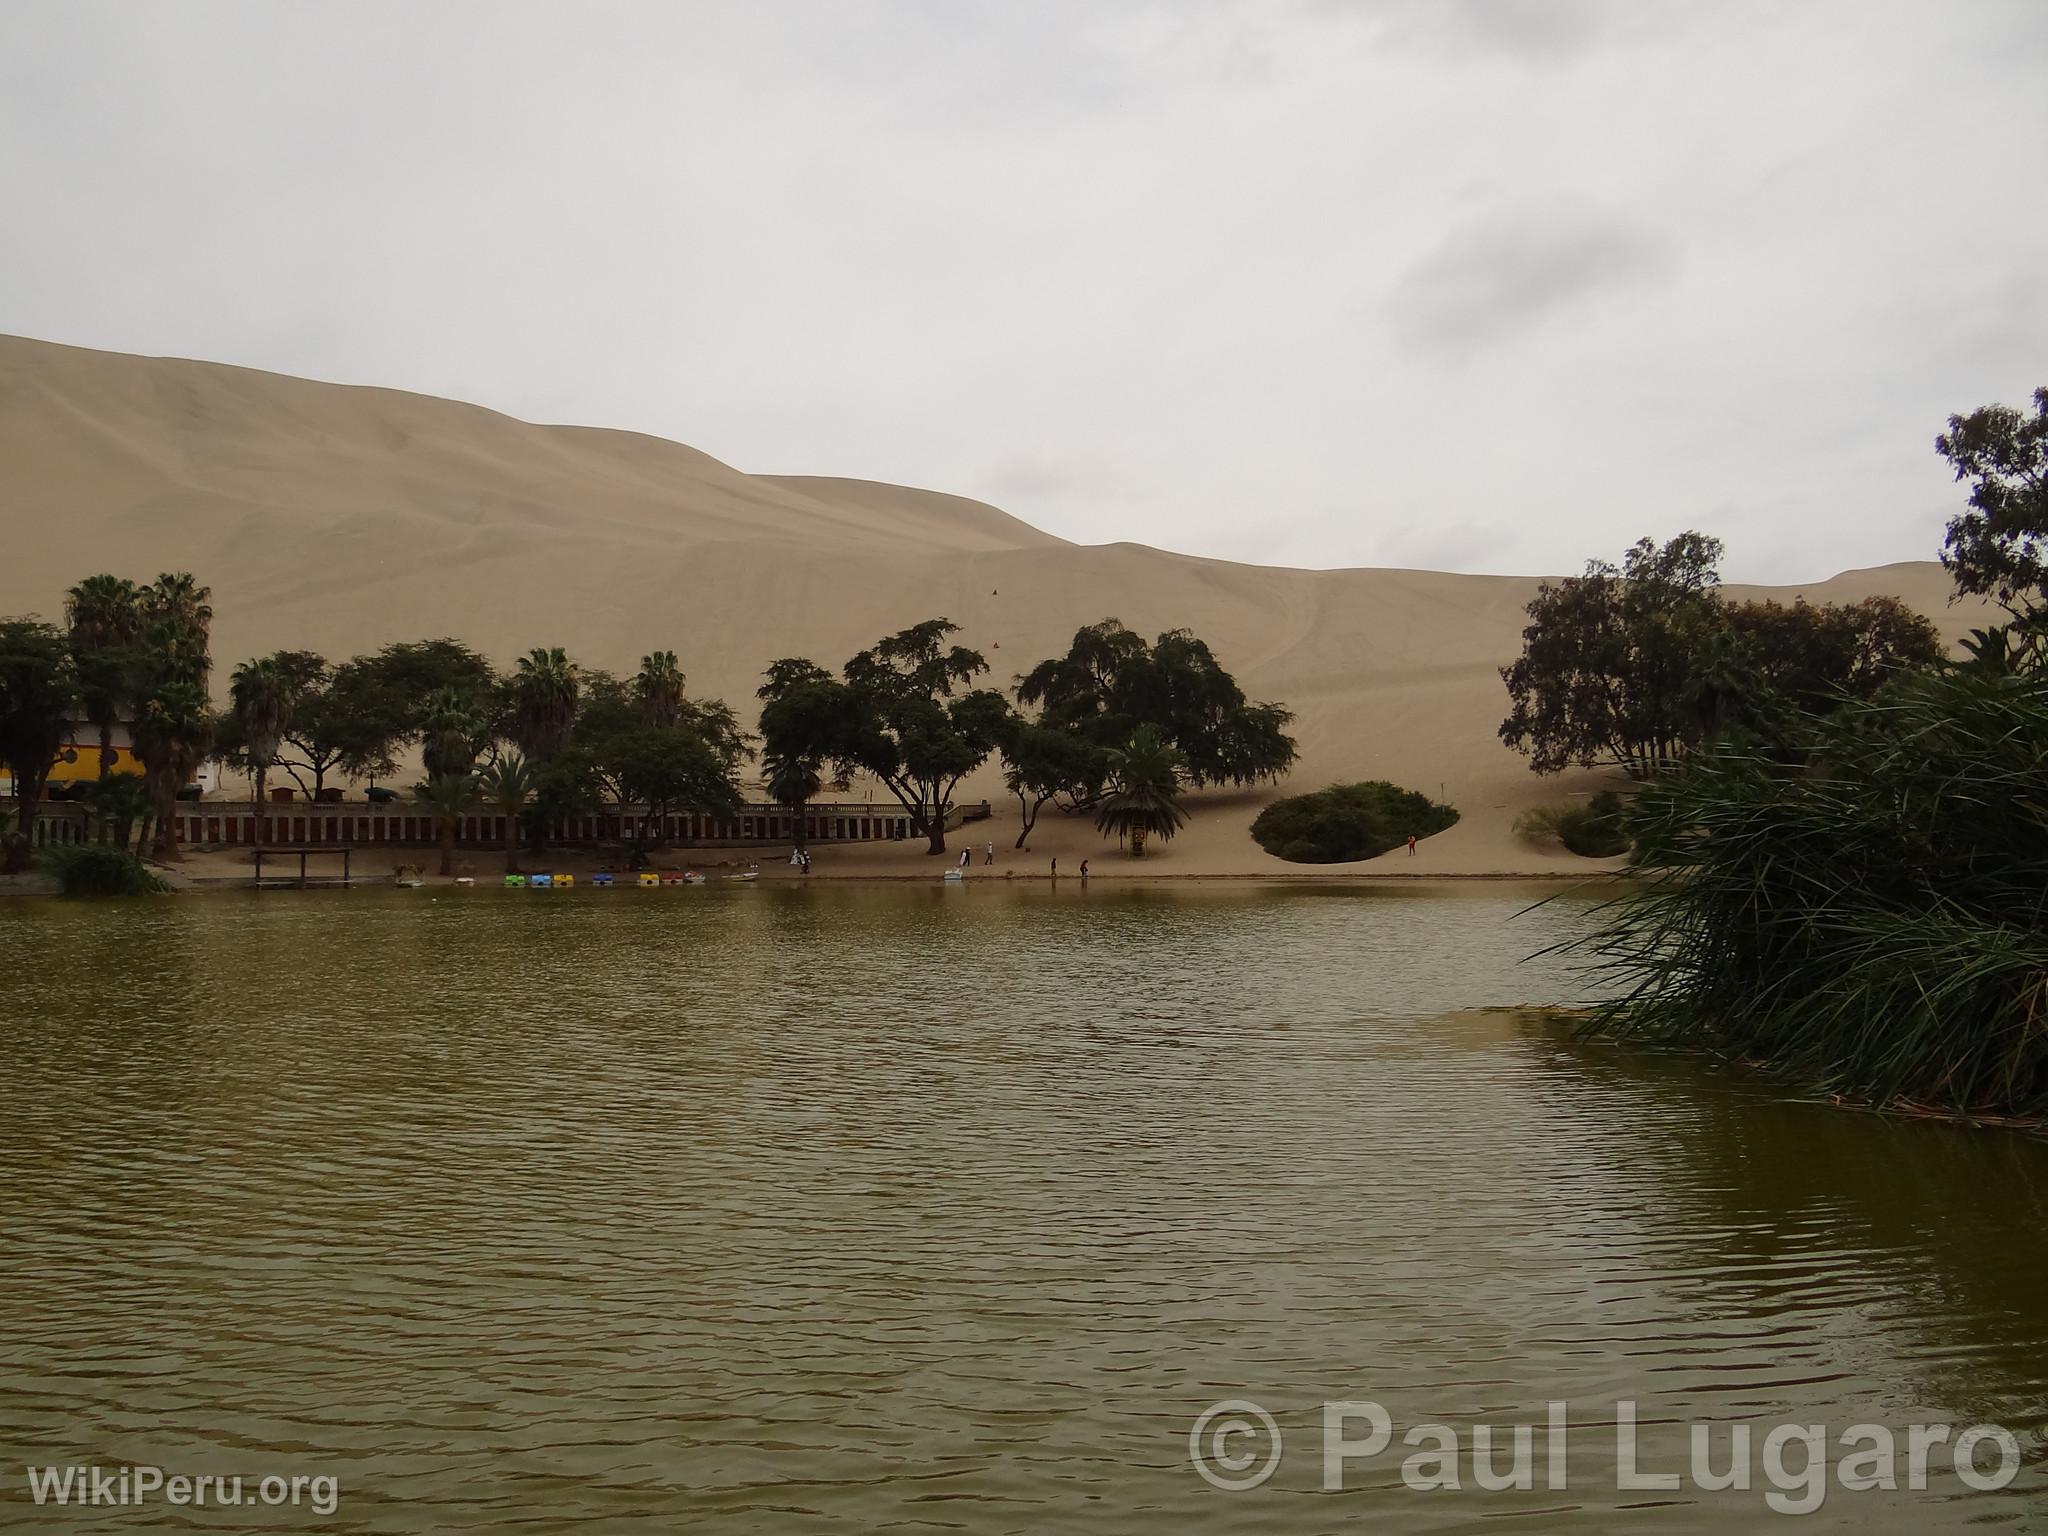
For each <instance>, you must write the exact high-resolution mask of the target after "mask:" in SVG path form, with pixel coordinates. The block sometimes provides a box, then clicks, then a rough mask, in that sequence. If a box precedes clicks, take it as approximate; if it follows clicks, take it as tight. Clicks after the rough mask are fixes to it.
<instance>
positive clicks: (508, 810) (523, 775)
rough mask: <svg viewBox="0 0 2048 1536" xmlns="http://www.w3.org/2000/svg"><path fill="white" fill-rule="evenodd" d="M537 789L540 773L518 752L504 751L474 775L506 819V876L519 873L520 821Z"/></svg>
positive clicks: (479, 786)
mask: <svg viewBox="0 0 2048 1536" xmlns="http://www.w3.org/2000/svg"><path fill="white" fill-rule="evenodd" d="M539 787H540V774H539V773H538V772H537V771H536V770H535V769H534V766H533V764H531V763H529V762H528V761H527V760H526V759H525V758H523V757H521V756H520V755H519V754H518V753H517V752H507V753H506V754H505V755H504V756H502V757H500V758H499V759H498V760H497V761H496V762H495V763H493V764H491V766H490V767H488V768H486V769H485V770H484V771H483V772H482V773H481V774H479V775H478V776H477V788H478V789H480V790H482V791H483V795H484V798H485V799H486V800H488V801H490V803H491V805H492V807H493V808H494V809H495V810H496V811H497V813H498V814H499V815H500V816H502V817H504V818H505V873H506V874H508V875H516V874H518V873H519V818H520V816H521V815H523V814H524V813H525V810H526V803H527V801H529V800H531V799H532V798H533V793H534V791H535V790H536V789H538V788H539Z"/></svg>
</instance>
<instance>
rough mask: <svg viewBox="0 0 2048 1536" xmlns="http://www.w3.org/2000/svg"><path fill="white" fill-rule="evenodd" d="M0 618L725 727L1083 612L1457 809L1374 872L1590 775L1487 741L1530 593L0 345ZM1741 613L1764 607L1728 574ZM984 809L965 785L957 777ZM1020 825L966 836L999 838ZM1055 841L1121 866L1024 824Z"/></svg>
mask: <svg viewBox="0 0 2048 1536" xmlns="http://www.w3.org/2000/svg"><path fill="white" fill-rule="evenodd" d="M0 465H4V466H5V472H4V475H0V527H4V530H5V538H6V547H7V550H8V555H9V557H8V559H7V560H6V561H5V562H4V564H0V612H6V613H21V612H41V613H43V614H44V615H45V616H48V617H53V618H54V617H56V616H57V615H58V613H59V611H60V610H61V607H62V593H63V591H64V589H65V588H66V587H67V586H68V585H69V584H70V583H71V582H73V581H75V580H76V579H77V578H78V577H80V576H82V575H85V574H88V573H90V572H93V571H98V570H103V569H111V570H116V571H120V572H123V573H126V574H130V575H134V576H137V577H147V576H149V575H152V574H154V573H155V572H156V571H158V570H160V569H183V570H191V571H193V572H194V573H196V574H197V575H198V576H199V577H200V578H201V579H202V580H204V581H206V582H208V583H210V584H211V585H212V587H213V590H214V602H215V607H216V609H217V610H218V620H217V623H216V627H215V649H216V654H217V656H218V657H219V658H220V659H221V660H222V662H223V663H224V664H231V663H232V662H233V661H234V660H236V659H239V658H242V657H245V656H249V655H252V654H256V653H259V652H262V651H267V650H270V649H273V648H276V647H279V646H305V647H310V648H313V649H316V650H320V651H323V652H325V653H327V654H330V655H335V656H342V655H347V654H350V653H352V652H355V651H359V650H367V649H372V648H374V647H376V646H378V645H381V644H383V643H385V642H386V641H389V640H393V639H402V638H417V637H426V636H433V635H442V634H452V635H457V636H459V637H461V638H463V639H465V640H468V641H469V642H470V643H472V644H474V645H476V646H478V647H479V648H480V649H482V650H484V651H486V652H487V653H489V654H491V655H492V656H494V657H495V658H497V659H498V660H500V661H505V660H509V659H510V658H511V657H512V656H514V655H516V654H518V653H519V652H520V651H523V650H524V649H526V648H527V647H529V646H532V645H562V646H566V647H567V648H568V649H569V650H570V651H571V652H572V653H573V654H575V655H576V656H578V657H579V658H581V659H583V660H585V661H586V662H589V663H591V664H595V665H599V666H604V667H609V668H613V669H617V670H622V671H630V670H631V669H632V667H633V666H634V665H635V664H636V662H637V660H638V658H639V657H640V656H641V655H642V654H643V653H644V652H646V651H648V650H651V649H654V648H657V647H668V648H670V649H673V650H675V651H676V652H677V653H678V654H679V656H680V657H681V658H682V661H683V664H684V666H685V668H686V669H687V671H688V672H689V675H690V685H691V688H692V690H693V691H695V692H703V693H715V694H721V695H723V696H724V697H725V698H726V699H728V700H729V701H731V702H732V703H734V704H735V705H736V706H738V707H740V708H741V709H742V711H743V713H750V712H751V710H752V696H753V691H754V689H755V687H756V686H757V685H758V683H759V680H760V674H761V669H762V667H763V666H764V665H766V664H767V663H768V662H769V661H771V660H773V659H774V658H776V657H778V656H786V655H808V656H811V657H813V658H815V659H817V660H819V661H822V662H825V663H827V664H830V665H837V664H838V663H839V662H840V661H842V660H844V659H845V658H846V657H847V656H848V655H850V654H852V653H853V652H854V651H856V650H858V649H860V648H861V647H862V646H864V645H866V644H867V643H869V642H870V641H872V640H873V639H875V638H876V637H877V636H879V635H881V634H883V633H885V632H887V631H890V630H893V629H896V628H900V627H902V626H903V625H905V624H909V623H912V622H915V621H917V620H919V619H922V618H926V617H929V616H931V615H933V614H945V615H947V616H949V617H951V618H952V619H954V620H955V621H956V622H958V623H960V624H961V625H962V626H963V627H964V629H965V634H964V636H963V639H964V640H965V641H966V642H967V643H969V644H972V645H976V646H979V647H980V648H981V649H982V650H984V651H985V652H986V653H987V655H988V657H989V659H990V661H991V662H992V663H993V666H994V671H995V674H996V678H997V680H999V681H1001V682H1004V683H1007V682H1008V681H1010V680H1011V678H1012V677H1013V676H1014V675H1015V674H1017V673H1019V672H1022V671H1023V670H1025V669H1026V668H1027V667H1029V666H1030V665H1031V664H1032V663H1034V662H1036V661H1037V660H1039V659H1040V658H1042V657H1044V656H1047V655H1051V654H1054V653H1055V652H1057V651H1058V650H1061V649H1063V648H1064V646H1065V643H1066V641H1067V640H1068V638H1069V637H1070V636H1071V635H1072V633H1073V631H1074V630H1075V628H1077V627H1078V626H1079V625H1082V624H1085V623H1090V622H1093V621H1094V620H1097V619H1100V618H1103V617H1105V616H1108V615H1114V616H1116V617H1118V618H1121V619H1122V620H1123V621H1124V622H1125V623H1126V624H1129V625H1131V626H1132V627H1133V628H1136V629H1140V630H1143V631H1147V632H1153V631H1157V630H1160V629H1165V628H1169V627H1174V626H1180V625H1185V626H1187V627H1190V628H1192V629H1194V630H1196V631H1197V632H1199V633H1200V634H1201V635H1202V636H1203V637H1204V638H1206V639H1207V640H1208V641H1209V642H1210V643H1211V645H1212V646H1214V648H1215V649H1216V651H1217V653H1218V654H1219V656H1221V657H1222V659H1223V661H1224V664H1225V665H1226V666H1228V667H1230V668H1231V669H1232V670H1233V671H1234V672H1235V673H1236V674H1237V675H1238V677H1239V679H1240V680H1241V681H1242V682H1243V683H1244V685H1245V687H1246V688H1247V690H1248V691H1249V692H1251V693H1252V694H1253V695H1254V696H1256V697H1260V698H1268V699H1278V700H1282V701H1284V702H1286V703H1287V704H1289V705H1290V706H1292V707H1293V708H1294V709H1295V710H1296V711H1297V713H1298V715H1299V722H1298V727H1297V729H1298V734H1299V737H1300V740H1301V747H1302V762H1301V765H1300V768H1299V769H1298V770H1297V772H1296V773H1295V774H1294V776H1293V778H1292V779H1291V780H1290V782H1289V786H1288V787H1290V788H1294V789H1304V788H1314V787H1318V786H1320V785H1322V784H1324V783H1327V782H1330V781H1333V780H1338V779H1356V778H1390V779H1394V780H1396V781H1398V782H1400V783H1403V784H1407V785H1409V786H1411V787H1413V788H1417V789H1421V790H1423V791H1425V792H1427V793H1430V794H1437V793H1439V792H1440V791H1441V793H1442V794H1444V795H1445V796H1447V797H1448V798H1449V799H1450V801H1451V802H1452V803H1453V804H1455V805H1457V806H1458V807H1459V808H1460V809H1461V810H1462V811H1463V812H1464V818H1465V819H1464V820H1463V821H1462V822H1461V823H1460V825H1459V826H1457V827H1456V828H1454V829H1453V830H1452V831H1450V832H1448V833H1445V834H1443V835H1442V836H1440V837H1437V838H1433V839H1431V840H1430V841H1429V842H1428V843H1426V844H1425V845H1424V847H1423V851H1422V853H1421V854H1420V855H1419V856H1418V857H1416V858H1413V859H1410V858H1407V857H1405V856H1401V855H1394V856H1389V857H1387V858H1384V859H1381V860H1377V861H1374V863H1373V865H1372V866H1371V867H1372V868H1373V869H1375V870H1378V869H1390V870H1392V872H1396V873H1403V874H1405V873H1411V872H1412V873H1480V872H1510V871H1513V872H1532V873H1541V872H1559V871H1570V870H1576V869H1582V868H1585V867H1586V866H1585V864H1584V862H1583V861H1580V860H1576V859H1572V858H1570V857H1569V856H1567V855H1561V854H1544V853H1539V852H1535V851H1532V850H1530V849H1528V848H1526V847H1524V846H1523V845H1521V844H1520V843H1519V842H1517V840H1516V839H1515V838H1514V837H1513V836H1512V834H1511V832H1510V830H1509V824H1510V822H1511V821H1512V819H1513V817H1514V815H1515V814H1516V812H1517V811H1519V810H1520V809H1522V808H1524V807H1526V806H1528V805H1531V804H1535V803H1540V802H1544V801H1551V800H1558V799H1563V798H1565V797H1567V796H1569V795H1572V794H1584V793H1587V792H1589V790H1590V789H1591V788H1592V787H1594V785H1595V784H1596V782H1597V776H1595V775H1586V774H1570V775H1565V776H1562V777H1561V778H1556V779H1538V778H1537V777H1536V776H1534V775H1532V774H1531V773H1529V772H1528V770H1527V768H1526V767H1525V765H1524V763H1523V760H1522V759H1521V758H1519V757H1517V756H1516V755H1514V754H1512V753H1510V752H1508V751H1507V750H1505V749H1504V748H1502V747H1501V746H1500V744H1499V743H1498V741H1497V740H1496V738H1495V734H1494V733H1495V729H1496V727H1497V725H1498V723H1499V721H1500V718H1501V715H1502V713H1503V712H1504V709H1505V696H1504V694H1503V691H1502V689H1501V685H1500V681H1499V678H1498V677H1497V675H1496V672H1495V669H1496V668H1497V667H1499V666H1500V665H1501V664H1502V663H1503V662H1504V661H1507V660H1509V659H1510V658H1511V657H1512V656H1513V655H1514V654H1515V652H1516V650H1517V648H1518V643H1519V642H1518V636H1519V633H1520V630H1521V626H1522V623H1523V614H1522V608H1523V605H1524V604H1525V603H1526V602H1527V601H1528V599H1529V597H1530V595H1531V594H1532V593H1533V592H1534V590H1535V587H1536V582H1537V578H1534V577H1494V576H1462V575H1449V574H1443V573H1438V572H1429V571H1403V570H1341V571H1303V570H1290V569H1279V568H1270V567H1259V566H1247V565H1236V564H1231V563H1228V562H1224V561H1217V560H1204V559H1197V558H1194V557H1191V556H1186V555H1177V554H1172V553H1168V552H1166V551H1162V550H1156V549H1151V548H1147V547H1145V546H1142V545H1136V544H1107V545H1075V544H1069V543H1066V542H1065V541H1063V540H1060V539H1057V538H1054V537H1052V536H1051V535H1049V534H1046V533H1043V532H1040V531H1039V530H1037V529H1035V528H1032V527H1031V526H1029V525H1028V524H1026V523H1023V522H1021V521H1019V520H1018V519H1016V518H1014V517H1011V516H1009V515H1008V514H1007V513H1004V512H1002V511H1000V510H999V509H997V508H995V507H991V506H988V505H986V504H985V503H982V502H977V501H972V500H968V499H965V498H962V497H957V496H948V495H945V494H942V493H940V492H936V491H926V490H915V489H910V488H906V487H902V486H893V485H880V484H875V483H872V482H867V481H857V480H837V479H829V478H816V477H799V476H775V475H750V474H745V473H743V472H741V471H739V470H736V469H734V468H732V467H731V466H729V465H726V464H722V463H720V462H719V461H718V460H716V459H713V458H711V457H710V456H708V455H706V454H703V453H699V452H698V451H697V450H695V449H693V448H687V447H684V446H682V445H681V444H678V443H671V442H666V441H663V440H661V439H658V438H652V437H647V436H643V435H639V434H634V433H625V432H610V431H602V430H596V429H591V428H584V427H550V426H536V425H532V424H529V423H526V422H521V421H515V420H513V419H512V418H510V417H507V416H502V415H499V414H497V413H495V412H492V411H488V410H484V409H482V408H481V407H477V406H473V405H465V404H461V403H458V402H455V401H449V400H440V399H434V398H431V397H427V396H421V395H411V394H404V393H400V392H397V391H392V390H383V389H364V388H354V387H348V386H342V385H335V384H323V383H317V382H313V381H310V380H305V379H296V378H287V377H283V376H279V375H275V374H267V373H260V372H255V371H252V370H249V369H242V368H231V367H225V366H222V365H219V364H213V363H200V362H189V361H182V360H172V359H156V358H141V357H132V356H127V355H123V354H118V353H106V352H93V351H86V350H82V349H79V348H72V347H63V346H56V345H53V344H50V343H46V342H39V341H31V340H25V339H20V338H10V337H0ZM1736 591H1737V593H1738V595H1757V594H1759V593H1764V592H1765V589H1750V588H1742V589H1736ZM1795 591H1798V592H1804V593H1805V595H1807V596H1809V597H1811V598H1814V599H1815V600H1830V599H1833V600H1844V599H1850V600H1853V599H1855V598H1859V597H1863V596H1866V595H1869V594H1871V593H1876V592H1886V593H1893V594H1896V595H1898V596H1900V597H1902V598H1905V599H1906V600H1907V601H1909V602H1912V603H1914V604H1915V605H1916V606H1918V607H1920V608H1922V609H1923V610H1924V611H1926V612H1927V613H1928V614H1930V615H1931V616H1932V617H1933V618H1934V619H1935V621H1936V622H1937V623H1938V624H1940V625H1941V626H1942V628H1943V630H1944V632H1945V633H1947V634H1949V635H1950V636H1951V637H1953V636H1954V635H1956V634H1959V633H1961V632H1962V631H1963V630H1965V629H1967V628H1968V627H1969V624H1970V623H1972V622H1978V621H1979V620H1978V619H1977V616H1976V614H1975V613H1974V612H1973V611H1969V610H1962V609H1950V608H1949V607H1947V596H1948V583H1947V579H1946V577H1945V576H1944V575H1943V573H1942V571H1941V570H1940V568H1939V567H1938V566H1936V565H1934V564H1932V563H1931V562H1930V563H1915V564H1905V565H1893V566H1886V567H1882V568H1880V569H1876V570H1867V571H1851V572H1847V573H1844V574H1843V575H1840V576H1837V577H1835V578H1834V579H1832V580H1830V581H1827V582H1822V583H1818V584H1816V585H1813V586H1810V587H1806V588H1799V589H1790V588H1787V589H1770V590H1769V591H1768V593H1767V595H1770V596H1775V597H1779V598H1781V599H1789V598H1790V597H1791V596H1792V595H1793V594H1794V592H1795ZM974 788H975V791H976V792H977V793H986V794H989V795H991V796H992V797H993V798H995V799H996V800H997V803H998V805H999V806H1000V805H1001V795H1002V790H1001V784H1000V781H999V779H998V778H996V776H995V775H994V774H992V773H989V774H984V775H983V776H982V778H981V780H980V781H978V782H977V783H976V785H975V786H974ZM1267 798H1270V794H1269V793H1261V794H1249V795H1248V794H1234V795H1214V796H1203V797H1198V799H1197V802H1196V806H1195V812H1196V814H1195V817H1194V820H1193V822H1192V824H1191V826H1190V828H1189V830H1188V832H1187V833H1186V834H1185V835H1184V836H1183V837H1182V838H1180V839H1178V840H1176V841H1175V842H1174V843H1172V844H1171V845H1169V846H1168V847H1166V848H1165V849H1162V850H1160V851H1159V853H1158V856H1157V857H1151V856H1148V858H1147V859H1146V860H1145V861H1144V864H1143V866H1142V868H1143V869H1144V870H1146V871H1148V872H1155V873H1159V874H1168V873H1196V872H1210V873H1241V874H1254V873H1265V872H1286V871H1288V870H1291V869H1293V868H1294V866H1288V865H1283V864H1281V863H1279V862H1278V861H1276V860H1273V859H1270V858H1269V857H1268V856H1267V855H1265V854H1264V853H1263V852H1261V851H1260V849H1259V848H1258V847H1257V845H1256V844H1254V843H1253V842H1252V841H1251V839H1250V837H1249V835H1248V834H1247V831H1246V828H1247V826H1248V825H1249V822H1250V820H1251V817H1252V816H1253V815H1254V814H1255V813H1256V810H1257V807H1258V806H1259V805H1260V804H1262V803H1263V802H1264V800H1265V799H1267ZM1014 833H1015V827H1014V823H1010V824H1009V830H1008V831H1007V832H1005V831H1004V823H1002V822H999V823H998V824H997V826H996V827H995V828H993V829H991V831H990V832H989V833H987V834H983V835H993V836H994V837H995V838H996V840H997V841H998V844H999V846H1007V843H1008V841H1009V839H1010V837H1012V836H1014ZM1033 852H1034V856H1035V858H1034V867H1036V865H1037V864H1038V863H1042V861H1043V859H1044V858H1045V857H1046V856H1047V855H1049V854H1051V853H1054V852H1057V853H1059V854H1060V855H1061V858H1062V864H1063V867H1066V866H1068V864H1069V861H1076V862H1077V861H1078V859H1079V858H1081V857H1083V856H1088V857H1092V858H1093V859H1094V860H1095V861H1096V863H1097V866H1098V867H1100V868H1104V869H1105V872H1109V871H1111V870H1114V869H1116V868H1118V867H1119V866H1122V865H1124V863H1125V861H1123V860H1121V859H1119V858H1118V857H1116V856H1115V855H1114V853H1113V851H1112V850H1110V849H1108V848H1105V847H1104V846H1103V845H1102V844H1101V843H1100V842H1099V841H1097V839H1096V838H1095V837H1094V835H1093V833H1092V830H1090V829H1087V828H1085V827H1083V826H1081V825H1079V824H1076V823H1073V822H1066V821H1058V820H1057V819H1056V818H1054V817H1053V816H1050V815H1049V816H1048V818H1047V821H1046V823H1045V826H1044V830H1043V831H1042V832H1041V833H1039V834H1037V835H1036V836H1035V837H1034V841H1033ZM898 866H902V867H911V868H915V867H922V865H921V862H920V861H919V858H918V856H917V855H916V854H915V853H914V852H913V851H910V850H900V849H891V850H887V851H877V850H868V851H865V852H858V853H856V852H854V851H852V850H844V851H841V852H840V853H838V854H836V855H834V856H832V857H830V858H828V859H827V860H825V861H824V863H823V867H824V868H825V869H827V870H830V869H834V868H838V869H853V868H863V869H868V868H873V869H882V868H895V867H898Z"/></svg>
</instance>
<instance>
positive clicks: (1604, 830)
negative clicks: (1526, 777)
mask: <svg viewBox="0 0 2048 1536" xmlns="http://www.w3.org/2000/svg"><path fill="white" fill-rule="evenodd" d="M1623 811H1624V808H1623V806H1622V802H1621V796H1619V795H1617V794H1616V793H1615V792H1614V791H1613V790H1611V789H1603V790H1601V791H1600V793H1599V794H1597V795H1595V796H1594V797H1593V798H1592V799H1591V800H1590V801H1588V802H1587V803H1586V804H1584V805H1538V806H1533V807H1531V808H1530V809H1529V810H1526V811H1524V812H1522V814H1521V815H1519V816H1517V817H1516V818H1515V834H1516V835H1517V836H1518V837H1522V838H1525V839H1527V840H1528V841H1530V842H1532V843H1538V842H1543V841H1546V840H1547V839H1550V838H1553V837H1554V838H1556V839H1557V840H1558V841H1559V842H1561V843H1563V844H1564V846H1565V848H1566V849H1567V850H1568V851H1569V852H1572V853H1576V854H1578V855H1579V856H1580V857H1582V858H1588V859H1611V858H1614V857H1616V856H1617V855H1619V854H1624V853H1627V852H1628V832H1627V830H1626V827H1625V825H1624V823H1623Z"/></svg>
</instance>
